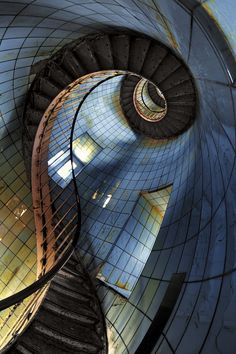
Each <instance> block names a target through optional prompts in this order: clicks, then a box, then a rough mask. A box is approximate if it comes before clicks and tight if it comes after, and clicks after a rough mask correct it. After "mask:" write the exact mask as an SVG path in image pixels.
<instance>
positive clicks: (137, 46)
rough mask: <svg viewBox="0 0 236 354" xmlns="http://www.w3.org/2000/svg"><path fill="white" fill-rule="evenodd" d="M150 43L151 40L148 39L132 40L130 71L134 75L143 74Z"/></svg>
mask: <svg viewBox="0 0 236 354" xmlns="http://www.w3.org/2000/svg"><path fill="white" fill-rule="evenodd" d="M150 43H151V41H150V39H147V38H135V37H134V38H131V41H130V55H129V71H131V72H134V73H140V72H141V70H142V67H143V64H144V61H145V58H146V55H147V52H148V48H149V46H150Z"/></svg>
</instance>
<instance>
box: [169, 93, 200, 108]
mask: <svg viewBox="0 0 236 354" xmlns="http://www.w3.org/2000/svg"><path fill="white" fill-rule="evenodd" d="M166 99H167V103H168V105H169V103H172V104H176V105H179V106H195V94H189V95H181V96H179V97H168V96H167V98H166Z"/></svg>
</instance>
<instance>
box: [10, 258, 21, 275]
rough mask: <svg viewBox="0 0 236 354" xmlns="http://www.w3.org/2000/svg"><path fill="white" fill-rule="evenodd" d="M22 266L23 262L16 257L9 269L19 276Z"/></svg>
mask: <svg viewBox="0 0 236 354" xmlns="http://www.w3.org/2000/svg"><path fill="white" fill-rule="evenodd" d="M21 265H22V261H21V260H20V259H19V258H18V257H14V258H13V260H12V261H11V263H10V264H9V265H8V269H9V270H10V271H11V272H13V273H14V275H17V273H18V272H19V271H20V266H21Z"/></svg>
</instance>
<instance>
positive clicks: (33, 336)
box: [20, 325, 82, 354]
mask: <svg viewBox="0 0 236 354" xmlns="http://www.w3.org/2000/svg"><path fill="white" fill-rule="evenodd" d="M20 344H21V345H22V346H23V347H24V348H27V350H28V351H29V352H30V353H32V354H54V353H55V354H71V348H69V349H68V348H67V347H65V346H64V345H63V342H61V341H60V340H59V338H57V340H50V339H49V338H48V337H47V336H46V335H44V333H43V332H42V331H41V332H40V331H37V330H35V328H34V327H33V325H31V326H30V327H29V329H28V330H27V335H24V336H23V337H22V338H21V340H20ZM81 354H82V353H81Z"/></svg>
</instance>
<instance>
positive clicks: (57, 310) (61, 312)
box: [43, 299, 97, 328]
mask: <svg viewBox="0 0 236 354" xmlns="http://www.w3.org/2000/svg"><path fill="white" fill-rule="evenodd" d="M43 307H44V308H45V309H46V310H47V311H49V312H53V313H54V314H55V315H57V316H58V318H60V317H62V316H63V317H67V319H68V321H70V320H73V321H77V322H79V323H81V324H82V325H83V326H87V327H89V328H94V325H95V324H96V323H97V318H90V317H87V316H85V315H82V314H78V313H75V312H73V311H68V310H67V309H64V308H62V307H59V306H57V305H56V304H54V303H52V302H50V301H49V300H48V299H46V300H45V302H44V304H43Z"/></svg>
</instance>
